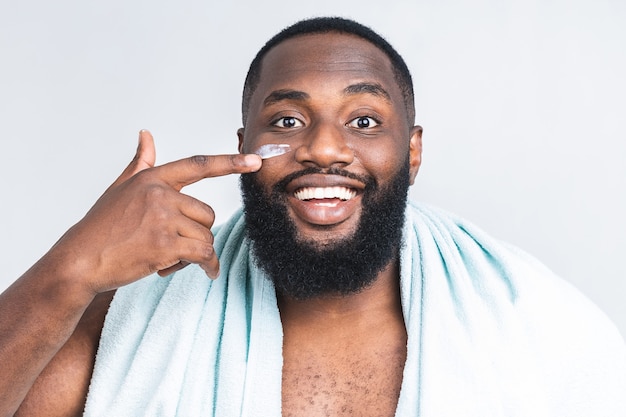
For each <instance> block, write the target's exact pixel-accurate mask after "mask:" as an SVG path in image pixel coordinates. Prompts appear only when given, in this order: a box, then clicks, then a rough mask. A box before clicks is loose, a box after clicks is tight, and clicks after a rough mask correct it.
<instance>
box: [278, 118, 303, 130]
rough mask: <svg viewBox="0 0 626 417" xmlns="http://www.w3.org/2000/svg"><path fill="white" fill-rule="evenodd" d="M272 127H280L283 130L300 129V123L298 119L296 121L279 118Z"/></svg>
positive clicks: (294, 119)
mask: <svg viewBox="0 0 626 417" xmlns="http://www.w3.org/2000/svg"><path fill="white" fill-rule="evenodd" d="M272 125H274V126H276V127H282V128H285V129H293V128H296V127H302V126H303V125H302V122H301V121H300V120H298V119H296V118H295V117H281V118H280V119H278V120H276V121H275V122H274V123H272Z"/></svg>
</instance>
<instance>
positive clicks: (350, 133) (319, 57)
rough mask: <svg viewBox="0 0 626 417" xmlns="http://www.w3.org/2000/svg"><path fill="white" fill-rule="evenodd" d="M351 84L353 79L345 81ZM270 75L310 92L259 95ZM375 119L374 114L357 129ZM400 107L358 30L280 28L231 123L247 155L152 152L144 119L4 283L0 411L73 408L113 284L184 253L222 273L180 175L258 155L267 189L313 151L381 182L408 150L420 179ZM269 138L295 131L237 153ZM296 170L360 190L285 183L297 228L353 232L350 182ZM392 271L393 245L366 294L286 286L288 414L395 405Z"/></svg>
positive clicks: (247, 161)
mask: <svg viewBox="0 0 626 417" xmlns="http://www.w3.org/2000/svg"><path fill="white" fill-rule="evenodd" d="M319 37H324V39H323V42H321V43H320V42H319V41H320V39H316V38H319ZM303 63H308V65H302V64H303ZM320 81H323V82H320ZM355 85H356V86H357V87H358V86H360V87H358V88H352V89H350V88H349V89H348V90H346V87H349V86H355ZM372 86H375V87H380V90H376V88H374V89H373V88H372ZM277 88H279V89H291V90H294V91H301V92H305V93H306V94H307V96H308V97H307V98H306V99H305V100H296V101H294V100H283V99H280V100H278V101H273V102H272V104H271V105H269V106H268V105H267V104H268V102H267V101H265V99H266V98H267V97H268V94H270V93H271V92H272V91H276V89H277ZM363 91H365V92H363ZM383 92H384V93H383ZM264 101H265V104H264ZM276 116H278V118H281V117H282V118H290V117H291V118H295V119H297V120H299V121H301V122H302V126H300V124H299V123H296V125H297V127H296V128H295V129H292V128H293V126H292V125H291V124H290V123H288V125H289V126H290V127H289V128H285V126H287V125H285V124H284V120H285V119H281V120H282V122H281V121H278V125H276V124H275V122H277V117H276ZM368 118H372V119H371V120H370V122H371V123H370V126H371V128H366V129H364V128H363V126H364V125H365V124H367V123H368V122H364V120H366V119H368ZM407 119H408V117H407V112H406V109H405V108H404V104H403V101H402V97H401V93H400V90H399V88H398V86H397V85H396V83H395V81H394V78H393V73H392V71H391V66H390V63H389V60H388V59H387V57H386V56H385V55H384V54H383V53H382V52H380V51H379V50H378V49H377V48H375V47H374V46H372V45H370V44H369V43H368V42H365V41H363V40H361V39H359V38H355V37H352V36H347V35H337V34H326V35H308V36H304V37H300V38H295V39H291V40H288V41H286V42H284V43H282V44H280V45H278V46H277V47H276V48H274V49H273V50H272V51H270V53H269V54H268V55H267V57H266V58H265V60H264V63H263V69H262V73H261V82H260V84H259V86H258V88H257V90H256V91H255V94H254V95H253V97H252V101H251V107H250V113H249V118H248V121H247V123H246V128H245V130H244V129H241V130H240V131H239V132H238V133H239V140H240V145H239V147H240V152H242V154H241V155H221V156H209V157H206V156H203V157H193V158H189V159H185V160H181V161H177V162H173V163H170V164H166V165H163V166H160V167H154V144H153V141H152V137H151V135H150V134H149V133H148V132H146V131H142V132H141V134H140V146H139V148H138V151H137V155H136V157H135V159H134V160H133V161H132V162H131V164H130V165H129V167H128V168H127V169H126V170H125V171H124V173H122V175H121V176H120V178H118V180H117V181H116V182H115V183H114V184H113V185H112V186H111V187H110V188H109V189H108V190H107V191H106V192H105V194H104V195H103V196H102V198H100V199H99V200H98V202H96V204H95V205H94V207H93V208H92V209H91V210H90V212H89V213H88V214H87V215H86V216H85V218H84V219H82V220H81V221H80V222H79V223H78V224H76V225H75V226H74V227H72V228H71V229H70V230H69V231H68V232H67V233H66V234H65V235H64V236H63V237H62V238H61V239H60V240H59V242H57V244H55V246H54V247H53V248H52V249H51V250H50V251H49V252H48V253H47V254H46V255H45V256H44V257H43V258H42V259H41V260H40V261H38V262H37V264H35V265H34V266H33V267H32V268H31V269H30V270H29V271H27V272H26V273H25V274H24V275H23V276H22V277H21V278H20V279H18V280H17V281H16V282H15V283H14V284H13V285H12V286H11V287H10V288H9V289H7V290H6V291H5V292H4V293H3V294H2V295H0V317H2V321H1V322H0V340H1V341H2V342H1V343H2V344H1V345H0V360H1V361H2V363H3V364H6V366H5V365H3V375H4V377H3V378H2V379H0V415H2V416H5V415H6V416H10V415H13V414H14V413H16V410H17V409H18V408H19V410H18V411H17V414H16V415H28V416H37V415H42V416H44V415H45V416H72V415H80V414H81V412H82V409H83V406H84V403H85V397H86V392H87V387H88V384H89V380H90V378H91V373H92V370H93V364H94V355H95V351H96V349H97V345H98V341H99V338H100V332H101V329H102V323H103V320H104V316H105V313H106V309H107V307H108V305H109V303H110V300H111V297H112V295H113V292H114V290H115V289H116V288H119V287H120V286H123V285H126V284H128V283H131V282H133V281H136V280H138V279H141V278H142V277H145V276H147V275H148V274H151V273H153V272H158V271H159V272H160V273H161V274H162V275H166V274H168V273H170V272H173V271H175V270H177V269H180V268H181V267H184V266H185V265H187V264H188V263H195V264H198V265H199V266H200V267H201V268H202V269H204V270H205V271H206V273H207V275H209V276H210V277H216V276H217V275H218V272H219V263H218V260H217V258H216V257H215V256H214V253H213V250H212V241H213V237H212V235H211V233H210V230H209V229H210V227H211V226H212V225H213V221H214V214H213V211H212V210H211V208H210V207H209V206H208V205H206V204H204V203H202V202H199V201H197V200H195V199H193V198H191V197H188V196H185V195H183V194H181V193H180V192H179V191H180V189H181V188H182V187H184V186H185V185H187V184H191V183H193V182H195V181H198V180H201V179H203V178H208V177H213V176H217V175H227V174H231V173H244V172H253V171H257V170H259V169H260V172H259V175H260V179H261V181H262V182H263V183H264V184H267V186H268V188H269V187H271V185H272V184H274V183H275V182H276V181H278V180H280V179H281V178H283V177H284V176H285V175H287V174H289V173H290V172H293V171H295V170H300V169H302V168H303V167H306V166H312V165H317V166H322V167H329V166H333V165H337V166H341V167H342V168H344V169H346V170H350V171H352V172H355V173H362V174H368V175H371V176H374V177H375V178H376V179H377V180H378V181H379V182H380V183H381V185H382V184H384V183H386V182H387V181H388V180H389V178H390V176H391V174H392V172H393V171H394V168H395V169H397V168H396V167H397V166H399V162H400V161H402V160H403V159H404V158H405V157H406V155H407V153H408V154H409V156H410V177H411V181H413V179H414V178H415V175H416V174H417V170H418V169H419V164H420V161H421V128H419V127H418V126H412V125H411V123H409V122H408V121H407ZM358 120H361V121H360V122H359V121H358ZM270 122H271V123H270ZM281 123H282V124H281ZM277 142H280V143H290V145H291V146H292V152H290V153H288V154H286V155H284V156H280V157H277V158H274V159H270V160H266V161H265V162H264V163H263V167H262V168H261V161H260V158H258V157H257V156H256V155H246V153H248V152H253V151H254V150H255V149H256V148H257V147H258V146H260V145H262V144H263V143H277ZM299 181H300V182H298V183H296V184H292V185H291V186H290V187H291V188H297V187H303V186H313V187H319V186H329V185H339V186H344V187H350V188H354V189H356V190H357V196H356V197H355V198H353V199H352V200H350V201H348V202H346V203H345V204H339V205H336V204H334V203H333V202H330V203H331V204H330V205H329V204H321V205H320V204H317V205H315V204H310V203H306V202H302V201H300V200H296V199H295V198H292V197H290V198H289V199H288V201H289V214H290V216H291V218H292V219H293V220H294V222H295V223H296V225H297V227H298V230H299V231H300V233H301V235H302V236H303V237H306V238H309V239H313V240H314V241H316V242H319V243H320V244H323V243H324V242H328V241H329V240H330V239H332V238H333V236H335V237H336V236H338V235H346V234H350V233H352V231H353V230H354V227H355V225H356V222H357V221H358V218H359V216H360V199H361V196H360V191H361V190H360V185H359V184H358V182H354V181H352V182H345V181H344V180H343V179H341V178H337V177H333V176H324V175H317V176H311V177H310V178H304V179H300V180H299ZM291 188H290V192H292V191H294V190H292V189H291ZM318 203H319V202H318ZM326 203H328V202H326ZM155 224H156V225H157V226H156V227H155ZM398 281H399V272H398V265H397V261H396V260H395V259H394V260H392V261H390V263H389V265H388V266H387V268H386V269H385V270H384V271H382V273H381V274H380V275H379V276H378V277H377V279H376V281H375V283H374V284H373V285H372V286H371V287H369V288H367V289H366V290H365V291H363V292H361V293H359V294H355V295H351V296H345V297H339V296H335V295H328V296H323V297H317V298H315V299H312V300H308V301H298V300H294V299H291V298H289V297H288V296H284V295H279V297H278V298H279V308H280V312H281V318H282V320H283V328H284V333H285V339H284V358H285V362H284V368H283V414H284V415H299V416H302V415H311V416H315V415H350V414H355V415H376V416H381V415H393V414H394V412H395V407H396V404H397V399H398V393H399V389H400V384H401V381H402V370H403V367H404V361H405V358H406V332H405V329H404V322H403V320H402V313H401V307H400V299H399V295H400V294H399V283H398ZM302 393H305V394H306V395H304V396H303V395H301V394H302ZM303 410H304V411H303Z"/></svg>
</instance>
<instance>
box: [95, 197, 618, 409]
mask: <svg viewBox="0 0 626 417" xmlns="http://www.w3.org/2000/svg"><path fill="white" fill-rule="evenodd" d="M244 229H245V227H244V218H243V215H242V213H241V212H238V213H236V214H235V215H234V216H233V217H232V218H231V219H230V220H229V221H228V222H227V223H226V224H225V225H223V226H222V227H221V228H219V230H216V231H215V243H214V245H215V249H216V252H217V253H218V255H219V257H220V268H221V273H220V277H219V278H218V279H217V280H214V281H213V280H210V279H208V278H207V277H206V275H205V274H204V272H203V271H202V270H201V269H199V268H197V267H192V266H190V267H188V268H185V269H183V270H181V271H178V272H177V273H175V274H173V275H171V276H170V277H167V278H161V277H158V276H156V275H154V276H151V277H148V278H145V279H142V280H140V281H138V282H136V283H133V284H131V285H128V286H126V287H123V288H120V289H119V290H118V291H117V293H116V295H115V298H114V300H113V302H112V304H111V307H110V309H109V312H108V314H107V317H106V320H105V325H104V329H103V331H102V337H101V340H100V346H99V349H98V353H97V357H96V364H95V368H94V372H93V377H92V381H91V386H90V389H89V395H88V398H87V404H86V408H85V416H133V417H137V416H220V417H221V416H259V417H268V416H280V414H281V378H282V336H283V334H282V326H281V322H280V315H279V312H278V306H277V302H276V295H275V291H274V287H273V285H272V283H271V281H270V280H269V279H268V278H267V277H266V276H265V275H264V273H263V271H261V270H260V269H259V268H257V267H256V265H255V263H254V260H253V259H252V258H251V255H250V243H249V241H248V240H247V239H246V237H245V230H244ZM400 274H401V278H400V279H401V298H402V308H403V313H404V320H405V325H406V328H407V334H408V342H407V360H406V364H405V368H404V375H403V384H402V389H401V392H400V398H399V400H398V408H397V412H396V415H397V416H402V417H411V416H421V417H445V416H450V417H452V416H454V417H458V416H476V417H478V416H480V417H484V416H490V417H492V416H507V417H511V416H533V417H541V416H546V417H547V416H550V417H553V416H559V417H574V416H577V417H578V416H580V417H588V416H594V417H604V416H606V417H608V416H612V417H613V416H626V346H625V344H624V340H623V339H622V337H621V336H620V334H619V332H618V331H617V329H616V328H615V327H614V326H613V324H612V323H611V322H610V321H609V320H608V319H607V318H606V317H605V316H604V314H603V313H602V312H601V311H600V310H599V309H598V308H597V307H595V306H594V305H593V304H592V303H591V302H589V301H588V300H587V299H586V298H585V297H584V296H583V295H581V294H580V293H579V292H578V291H577V290H576V289H574V288H573V287H571V286H570V285H568V284H567V283H566V282H564V281H563V280H561V279H559V278H558V277H556V276H554V274H553V273H552V272H550V271H549V270H548V269H547V268H545V267H544V266H543V265H541V264H540V263H539V262H537V261H536V260H534V259H533V258H532V257H530V256H529V255H527V254H525V253H523V252H522V251H520V250H518V249H516V248H513V247H511V246H508V245H506V244H504V243H502V242H499V241H497V240H495V239H493V238H491V237H489V236H487V235H486V234H484V233H483V232H482V231H481V230H479V229H478V228H476V227H475V226H473V225H471V224H470V223H468V222H466V221H463V220H461V219H459V218H457V217H454V216H452V215H450V214H448V213H444V212H442V211H439V210H437V209H433V208H431V207H428V206H425V205H417V204H414V203H410V204H409V205H408V207H407V216H406V222H405V227H404V233H403V244H402V249H401V254H400Z"/></svg>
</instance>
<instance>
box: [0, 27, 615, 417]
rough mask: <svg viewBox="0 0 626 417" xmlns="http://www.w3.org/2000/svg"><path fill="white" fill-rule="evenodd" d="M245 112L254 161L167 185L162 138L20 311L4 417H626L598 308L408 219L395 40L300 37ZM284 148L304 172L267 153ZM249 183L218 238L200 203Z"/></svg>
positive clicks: (437, 218)
mask: <svg viewBox="0 0 626 417" xmlns="http://www.w3.org/2000/svg"><path fill="white" fill-rule="evenodd" d="M242 110H243V128H242V129H240V130H239V131H238V136H239V150H240V155H222V156H196V157H192V158H189V159H185V160H181V161H177V162H173V163H169V164H165V165H163V166H160V167H154V152H155V151H154V145H153V142H152V137H151V135H150V134H149V133H148V132H147V131H142V132H141V133H140V142H139V148H138V151H137V154H136V156H135V158H134V159H133V161H132V162H131V164H130V165H129V167H128V168H127V169H126V170H125V171H124V172H123V173H122V175H121V176H120V177H119V178H118V180H117V181H116V182H115V183H114V184H113V185H112V186H111V187H110V188H109V189H108V190H107V191H106V192H105V193H104V195H103V196H102V197H101V198H100V199H99V200H98V201H97V202H96V204H95V205H94V207H93V208H92V209H91V210H90V211H89V212H88V213H87V215H86V216H85V218H84V219H82V220H81V221H80V222H79V223H78V224H76V225H75V226H74V227H72V228H71V229H70V230H69V231H68V232H67V233H66V234H65V235H64V236H63V237H62V238H61V239H60V240H59V241H58V242H57V243H56V244H55V245H54V247H53V248H52V249H51V250H50V251H49V252H48V253H47V254H46V255H45V256H44V257H43V258H42V259H41V260H40V261H39V262H37V263H36V264H35V265H34V266H33V267H32V268H31V269H30V270H29V271H27V272H26V273H25V274H24V275H23V276H22V277H21V278H20V279H19V280H17V281H16V282H15V283H14V284H13V285H12V286H11V287H10V288H9V289H7V291H6V292H5V293H3V294H2V298H1V299H0V317H2V320H1V322H0V336H1V340H2V345H1V347H0V355H1V357H2V363H3V374H4V375H5V377H4V378H2V381H0V409H1V410H2V413H3V415H12V414H13V413H15V412H16V410H17V415H29V416H31V415H46V416H55V415H80V414H81V413H82V412H83V410H84V412H85V415H90V416H92V415H98V416H100V415H107V416H109V415H115V416H118V415H129V416H136V415H150V416H153V415H163V416H166V415H167V416H169V415H180V416H189V415H207V414H212V415H219V416H224V415H245V416H249V415H258V416H268V415H280V414H281V413H282V414H283V415H285V416H289V415H294V416H296V415H297V416H305V415H310V416H318V415H363V416H370V415H371V416H389V415H394V414H396V415H401V416H408V415H415V416H417V415H420V416H452V415H455V416H456V415H471V416H474V415H475V416H478V415H480V416H485V415H489V416H492V415H498V416H500V415H501V416H515V415H520V416H522V415H524V416H528V415H532V416H537V415H540V416H543V415H545V416H554V415H559V416H579V415H580V416H583V415H584V416H588V415H594V416H604V415H606V416H609V415H619V414H620V413H622V414H623V413H624V412H625V410H626V408H624V407H625V406H624V396H623V395H622V394H623V392H624V389H625V388H626V386H625V385H624V384H625V382H624V381H625V377H626V371H625V370H626V348H625V347H624V342H623V340H622V339H621V337H620V336H619V335H618V333H617V331H616V330H615V328H614V327H613V326H612V325H611V324H610V323H609V322H608V321H607V320H606V318H604V316H603V315H602V314H601V313H600V312H598V311H597V310H596V309H595V307H593V306H592V305H590V304H589V303H588V302H587V301H586V300H585V299H584V298H583V297H582V296H581V295H580V294H578V293H577V292H576V291H575V290H573V289H571V288H570V287H569V286H567V285H566V284H565V283H563V282H562V281H560V280H559V279H557V278H555V277H553V276H552V275H551V274H550V273H549V272H548V271H547V270H545V268H543V267H542V266H541V265H539V264H537V263H536V262H535V261H533V260H532V259H530V258H529V257H528V256H527V255H525V254H523V253H520V252H519V251H517V250H515V249H513V248H509V247H507V246H503V245H501V244H500V243H498V242H495V241H494V240H493V239H491V238H489V237H487V236H485V235H484V234H483V233H482V232H480V231H479V230H477V229H475V228H474V227H473V226H471V225H469V224H467V223H465V222H463V221H461V220H459V219H456V218H454V217H452V216H450V215H447V214H444V213H440V212H437V211H435V210H433V209H430V208H427V207H423V206H415V205H408V206H407V202H406V198H407V189H408V186H409V185H410V184H411V183H412V182H413V180H414V178H415V176H416V175H417V172H418V169H419V166H420V163H421V134H422V129H421V128H420V127H419V126H415V125H414V116H415V115H414V108H413V91H412V85H411V78H410V74H409V72H408V70H407V68H406V65H405V64H404V62H403V61H402V58H400V56H399V55H398V54H397V53H396V52H395V51H394V50H393V48H391V46H389V45H388V44H387V43H386V42H385V41H384V40H383V39H381V38H380V37H379V36H378V35H376V34H375V33H373V32H371V31H370V30H369V29H367V28H364V27H362V26H361V25H359V24H356V23H354V22H351V21H347V20H342V19H313V20H308V21H303V22H300V23H298V24H296V25H294V26H292V27H290V28H288V29H286V30H285V31H283V32H281V33H280V34H279V35H277V36H276V37H275V38H273V39H272V40H270V42H268V44H267V45H266V46H265V47H264V48H263V49H262V50H261V51H260V52H259V54H258V56H257V58H255V60H254V61H253V63H252V65H251V68H250V71H249V74H248V77H247V79H246V85H245V87H244V95H243V106H242ZM272 144H273V145H282V146H283V149H288V152H287V153H284V154H282V155H279V156H275V157H273V158H268V159H265V160H263V161H262V160H261V158H260V157H259V156H258V155H254V153H255V152H259V149H261V147H262V146H264V145H272ZM232 173H240V174H243V175H242V178H241V188H242V194H243V198H244V213H243V214H242V213H238V214H236V215H235V216H234V217H233V218H232V219H231V220H229V221H228V222H227V223H226V224H225V225H223V226H221V227H216V228H213V231H211V228H212V227H213V220H214V215H213V212H212V210H211V208H210V207H209V206H207V205H206V204H204V203H202V202H200V201H197V200H195V199H193V198H191V197H188V196H185V195H183V194H180V193H179V191H180V189H181V188H182V187H184V186H185V185H188V184H190V183H192V182H195V181H199V180H200V179H203V178H207V177H213V176H217V175H227V174H232ZM189 264H194V265H191V266H189V267H188V268H184V267H185V266H187V265H189ZM197 267H199V268H200V269H201V270H202V271H204V272H200V271H199V269H198V268H197ZM183 268H184V269H183ZM155 272H158V275H152V276H150V277H147V278H144V277H146V276H148V275H150V274H153V273H155ZM206 275H208V276H209V277H211V278H217V279H216V280H209V279H207V278H206ZM162 277H165V278H162ZM142 278H143V279H142ZM115 290H117V291H115ZM114 292H116V294H115V299H114V300H113V301H112V302H111V300H112V299H113V293H114ZM109 306H110V308H109ZM107 310H108V312H107ZM105 316H106V322H105ZM103 326H104V327H103ZM96 352H97V356H96Z"/></svg>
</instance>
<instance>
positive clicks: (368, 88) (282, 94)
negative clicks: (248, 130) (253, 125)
mask: <svg viewBox="0 0 626 417" xmlns="http://www.w3.org/2000/svg"><path fill="white" fill-rule="evenodd" d="M343 93H344V94H345V95H347V96H352V95H357V94H371V95H373V96H376V97H380V98H383V99H384V100H385V101H389V102H390V101H391V95H390V94H389V93H388V92H387V90H385V89H384V88H383V86H382V85H380V84H378V83H368V82H363V83H357V84H352V85H349V86H347V87H346V88H344V89H343ZM309 98H311V96H310V95H309V94H307V93H305V92H304V91H299V90H290V89H283V90H275V91H272V92H271V93H270V94H269V95H268V96H267V97H265V100H263V105H264V106H270V105H272V104H276V103H279V102H281V101H284V100H293V101H305V100H308V99H309Z"/></svg>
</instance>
